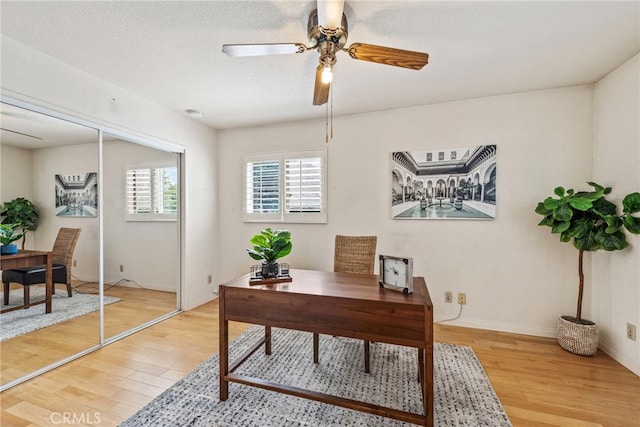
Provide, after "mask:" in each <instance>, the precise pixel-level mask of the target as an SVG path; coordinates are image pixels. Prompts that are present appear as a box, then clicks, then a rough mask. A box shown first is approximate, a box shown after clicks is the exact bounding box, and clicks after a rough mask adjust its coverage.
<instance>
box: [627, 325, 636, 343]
mask: <svg viewBox="0 0 640 427" xmlns="http://www.w3.org/2000/svg"><path fill="white" fill-rule="evenodd" d="M627 338H629V339H630V340H631V341H635V340H636V325H634V324H631V323H627Z"/></svg>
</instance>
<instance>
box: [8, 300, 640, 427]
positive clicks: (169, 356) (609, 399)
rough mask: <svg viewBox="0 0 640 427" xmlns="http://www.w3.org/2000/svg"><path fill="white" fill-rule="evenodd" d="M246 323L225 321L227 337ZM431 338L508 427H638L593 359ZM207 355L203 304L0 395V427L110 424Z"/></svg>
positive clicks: (211, 323) (495, 336) (635, 400)
mask: <svg viewBox="0 0 640 427" xmlns="http://www.w3.org/2000/svg"><path fill="white" fill-rule="evenodd" d="M248 326H249V325H245V324H239V323H234V322H231V334H230V335H231V338H234V337H236V336H237V335H239V334H240V333H241V332H242V331H244V330H245V329H246V328H247V327H248ZM434 336H435V340H436V341H440V342H448V343H452V344H458V345H467V346H471V347H472V348H473V349H474V351H475V352H476V354H477V355H478V358H479V359H480V361H481V362H482V365H483V366H484V368H485V371H486V372H487V375H488V376H489V379H490V380H491V382H492V384H493V386H494V388H495V390H496V393H497V394H498V396H499V398H500V400H501V401H502V403H503V405H504V407H505V409H506V411H507V413H508V415H509V417H510V418H511V421H512V423H513V425H514V426H516V427H529V426H535V427H544V426H550V427H551V426H553V427H567V426H568V427H571V426H580V427H596V426H606V427H623V426H624V427H633V426H638V427H640V378H639V377H637V376H636V375H634V374H633V373H632V372H630V371H629V370H627V369H626V368H624V367H623V366H621V365H620V364H618V363H617V362H615V361H614V360H613V359H611V358H610V357H609V356H607V355H606V354H604V353H602V352H598V353H597V354H596V355H595V356H594V357H581V356H576V355H573V354H570V353H567V352H566V351H564V350H562V349H561V348H560V347H559V346H558V344H557V342H556V341H555V340H552V339H547V338H539V337H530V336H524V335H516V334H507V333H502V332H491V331H484V330H477V329H470V328H461V327H455V326H450V325H444V324H441V325H436V326H435V331H434ZM217 351H218V305H217V302H216V301H213V302H211V303H208V304H205V305H203V306H201V307H198V308H196V309H194V310H191V311H189V312H185V313H181V314H179V315H177V316H175V317H172V318H170V319H167V320H165V321H164V322H162V323H160V324H158V325H155V326H152V327H150V328H147V329H145V330H143V331H140V332H138V333H137V334H135V335H133V336H130V337H128V338H125V339H123V340H120V341H118V342H115V343H113V344H111V345H109V346H107V347H105V348H103V349H101V350H99V351H97V352H94V353H92V354H89V355H86V356H84V357H82V358H81V359H79V360H76V361H73V362H70V363H68V364H67V365H65V366H62V367H60V368H58V369H56V370H54V371H52V372H49V373H46V374H43V375H41V376H40V377H38V378H35V379H33V380H31V381H28V382H26V383H24V384H21V385H18V386H16V387H13V388H11V389H9V390H7V391H5V392H3V393H2V395H1V396H0V398H1V405H2V414H1V418H0V424H1V425H2V426H3V427H5V426H11V427H14V426H15V427H23V426H47V425H53V423H52V421H51V417H52V414H53V415H55V414H58V413H63V412H67V413H69V412H73V413H75V414H76V416H77V417H82V416H84V417H85V421H84V423H82V422H80V423H76V424H74V425H87V426H95V425H108V426H115V425H117V424H118V423H120V422H122V421H123V420H125V419H126V418H128V417H129V416H131V415H133V414H134V413H135V412H136V411H137V410H138V409H140V408H141V407H142V406H144V405H145V404H146V403H148V402H150V401H151V400H152V399H153V398H154V397H156V396H157V395H159V394H160V393H162V392H163V391H164V390H166V389H167V388H169V387H170V386H171V385H172V384H173V383H175V381H177V380H179V379H180V378H182V377H184V376H185V375H187V374H188V373H189V372H190V371H191V370H193V369H194V368H195V367H196V366H197V365H198V364H200V363H201V362H202V361H204V360H205V359H206V358H208V357H209V356H211V355H212V354H214V353H216V352H217ZM96 416H99V417H100V423H99V424H98V423H96V420H95V418H91V417H96Z"/></svg>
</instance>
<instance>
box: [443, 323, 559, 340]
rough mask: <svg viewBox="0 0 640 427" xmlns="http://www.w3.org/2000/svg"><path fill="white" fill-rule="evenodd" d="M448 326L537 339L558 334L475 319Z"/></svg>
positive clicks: (548, 330)
mask: <svg viewBox="0 0 640 427" xmlns="http://www.w3.org/2000/svg"><path fill="white" fill-rule="evenodd" d="M442 320H444V319H437V318H436V319H434V322H435V323H439V322H440V321H442ZM443 324H446V325H452V326H462V327H465V328H476V329H486V330H489V331H497V332H509V333H512V334H521V335H532V336H535V337H546V338H556V337H557V336H558V335H557V332H556V330H555V328H554V329H549V328H537V327H531V326H528V325H517V324H515V325H514V324H513V323H503V322H490V321H486V320H474V319H458V320H452V321H448V322H443Z"/></svg>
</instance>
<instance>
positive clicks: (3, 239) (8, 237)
mask: <svg viewBox="0 0 640 427" xmlns="http://www.w3.org/2000/svg"><path fill="white" fill-rule="evenodd" d="M17 228H20V225H19V224H0V243H1V244H2V245H4V246H6V245H10V244H12V243H13V242H15V241H16V240H20V239H21V238H22V236H23V235H24V233H19V232H16V229H17Z"/></svg>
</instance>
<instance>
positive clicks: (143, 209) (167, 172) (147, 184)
mask: <svg viewBox="0 0 640 427" xmlns="http://www.w3.org/2000/svg"><path fill="white" fill-rule="evenodd" d="M125 181H126V212H125V214H126V219H127V221H154V220H175V219H177V213H178V183H177V167H176V166H163V165H162V164H158V165H155V166H154V165H152V166H148V165H131V166H129V167H128V168H127V169H126V177H125Z"/></svg>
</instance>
